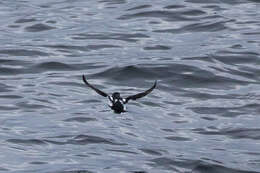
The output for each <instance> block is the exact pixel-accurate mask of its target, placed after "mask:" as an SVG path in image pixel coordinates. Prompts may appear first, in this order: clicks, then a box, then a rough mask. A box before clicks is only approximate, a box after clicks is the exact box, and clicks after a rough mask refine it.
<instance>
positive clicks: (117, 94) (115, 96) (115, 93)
mask: <svg viewBox="0 0 260 173" xmlns="http://www.w3.org/2000/svg"><path fill="white" fill-rule="evenodd" d="M112 97H113V98H114V99H121V96H120V93H118V92H114V93H113V94H112Z"/></svg>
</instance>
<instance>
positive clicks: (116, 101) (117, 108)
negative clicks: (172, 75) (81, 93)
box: [82, 75, 157, 114]
mask: <svg viewBox="0 0 260 173" xmlns="http://www.w3.org/2000/svg"><path fill="white" fill-rule="evenodd" d="M82 79H83V81H84V83H85V84H86V85H87V86H88V87H90V88H91V89H93V90H94V91H96V93H98V94H99V95H101V96H103V97H107V98H108V99H109V101H110V103H111V106H109V107H110V108H111V109H112V110H114V112H115V113H119V114H120V113H122V112H126V110H125V106H124V105H125V104H126V103H128V101H129V100H136V99H139V98H142V97H144V96H146V95H147V94H149V93H150V92H152V91H153V89H154V88H155V87H156V84H157V81H155V82H154V84H153V86H152V87H151V88H150V89H148V90H146V91H144V92H141V93H138V94H135V95H131V96H128V97H126V98H122V97H121V96H120V93H119V92H114V93H113V94H112V95H111V96H109V95H108V94H107V93H105V92H103V91H101V90H99V89H98V88H95V87H94V86H93V85H91V84H90V83H88V81H87V80H86V78H85V76H84V75H82Z"/></svg>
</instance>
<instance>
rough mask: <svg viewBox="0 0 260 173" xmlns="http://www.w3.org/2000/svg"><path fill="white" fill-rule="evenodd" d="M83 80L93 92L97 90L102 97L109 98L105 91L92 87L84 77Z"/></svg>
mask: <svg viewBox="0 0 260 173" xmlns="http://www.w3.org/2000/svg"><path fill="white" fill-rule="evenodd" d="M82 79H83V81H84V83H85V84H86V85H87V86H88V87H90V88H92V89H93V90H95V91H96V92H97V93H98V94H100V95H102V96H103V97H107V96H108V94H107V93H105V92H103V91H101V90H99V89H97V88H95V87H94V86H92V85H90V84H89V83H88V81H87V80H86V78H85V76H84V75H82Z"/></svg>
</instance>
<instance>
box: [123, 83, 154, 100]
mask: <svg viewBox="0 0 260 173" xmlns="http://www.w3.org/2000/svg"><path fill="white" fill-rule="evenodd" d="M156 84H157V81H155V82H154V84H153V86H152V87H151V88H150V89H148V90H146V91H144V92H142V93H138V94H135V95H132V96H128V97H127V98H125V102H124V103H127V102H128V101H129V100H136V99H139V98H141V97H144V96H146V95H147V94H149V93H150V92H152V90H153V89H154V88H155V87H156Z"/></svg>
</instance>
